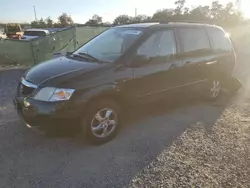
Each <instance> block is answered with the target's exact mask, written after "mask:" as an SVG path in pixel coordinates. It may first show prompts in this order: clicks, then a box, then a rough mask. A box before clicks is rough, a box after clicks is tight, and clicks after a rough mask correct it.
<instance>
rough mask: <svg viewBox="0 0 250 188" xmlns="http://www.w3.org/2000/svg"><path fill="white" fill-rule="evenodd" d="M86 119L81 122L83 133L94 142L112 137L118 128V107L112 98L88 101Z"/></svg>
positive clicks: (98, 142)
mask: <svg viewBox="0 0 250 188" xmlns="http://www.w3.org/2000/svg"><path fill="white" fill-rule="evenodd" d="M87 110H88V112H87V117H86V120H85V121H83V122H82V125H81V126H82V130H83V133H87V135H86V136H87V138H88V140H89V141H91V142H92V143H94V144H102V143H105V142H108V141H110V140H111V139H113V138H114V137H115V136H116V134H117V131H118V129H119V123H120V122H119V120H120V118H119V115H120V107H119V106H118V105H117V104H116V103H115V102H114V101H112V100H108V99H104V100H100V101H97V102H93V103H90V104H89V105H88V108H87Z"/></svg>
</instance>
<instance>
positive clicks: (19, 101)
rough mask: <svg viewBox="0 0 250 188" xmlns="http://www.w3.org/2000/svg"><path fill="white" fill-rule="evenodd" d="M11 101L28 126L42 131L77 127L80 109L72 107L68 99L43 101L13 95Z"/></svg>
mask: <svg viewBox="0 0 250 188" xmlns="http://www.w3.org/2000/svg"><path fill="white" fill-rule="evenodd" d="M13 102H14V106H15V108H16V110H17V113H18V115H19V116H20V117H21V119H22V120H23V121H24V122H25V124H26V126H27V127H28V128H34V129H36V130H39V131H42V132H43V131H47V130H48V131H50V130H65V129H67V130H68V129H72V130H75V129H76V128H78V127H79V124H78V122H79V114H80V110H79V109H77V108H74V104H71V103H70V102H69V101H59V102H44V101H37V100H34V99H31V98H22V97H19V98H18V97H15V98H14V99H13ZM25 103H26V104H25ZM27 104H28V105H27Z"/></svg>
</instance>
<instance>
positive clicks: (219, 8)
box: [31, 0, 244, 27]
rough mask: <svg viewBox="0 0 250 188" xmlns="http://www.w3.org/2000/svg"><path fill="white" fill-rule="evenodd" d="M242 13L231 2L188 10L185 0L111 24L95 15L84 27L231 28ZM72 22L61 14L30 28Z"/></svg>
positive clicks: (33, 23)
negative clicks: (178, 24)
mask: <svg viewBox="0 0 250 188" xmlns="http://www.w3.org/2000/svg"><path fill="white" fill-rule="evenodd" d="M243 20H244V19H243V15H242V12H241V11H240V10H239V9H238V8H237V7H235V5H234V3H233V2H229V3H228V4H225V5H223V4H221V3H219V1H213V2H212V3H211V4H210V5H205V6H201V5H200V6H196V7H192V8H188V7H187V6H186V0H177V1H175V8H165V9H162V10H158V11H157V12H155V13H154V14H153V16H147V15H137V16H134V17H132V16H128V15H119V16H117V17H116V18H115V19H114V21H113V23H110V22H103V18H102V17H101V16H99V15H97V14H95V15H93V16H92V18H90V19H89V20H88V21H87V22H86V23H85V25H90V26H91V25H92V26H103V25H123V24H131V23H142V22H156V21H157V22H158V21H160V22H161V21H164V22H167V21H173V22H174V21H197V22H206V23H213V24H217V25H221V26H232V25H237V24H239V23H241V22H242V21H243ZM73 24H74V22H73V20H72V18H71V17H70V16H69V15H68V14H66V13H63V14H62V15H60V16H59V17H58V21H57V22H55V23H54V22H53V20H51V19H50V17H48V18H47V19H45V20H43V19H42V18H41V20H39V21H37V22H36V21H33V22H32V23H31V26H32V27H65V26H69V25H73Z"/></svg>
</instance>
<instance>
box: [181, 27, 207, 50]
mask: <svg viewBox="0 0 250 188" xmlns="http://www.w3.org/2000/svg"><path fill="white" fill-rule="evenodd" d="M179 36H180V42H181V46H182V48H183V52H195V51H200V50H206V49H210V43H209V38H208V36H207V33H206V30H205V29H203V28H180V29H179Z"/></svg>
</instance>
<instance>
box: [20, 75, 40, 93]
mask: <svg viewBox="0 0 250 188" xmlns="http://www.w3.org/2000/svg"><path fill="white" fill-rule="evenodd" d="M36 88H37V86H36V85H34V84H32V83H30V82H28V81H26V80H25V79H23V78H22V80H21V83H20V85H19V94H20V95H21V96H24V97H25V96H28V95H30V94H31V93H32V92H33V91H34V90H35V89H36Z"/></svg>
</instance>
